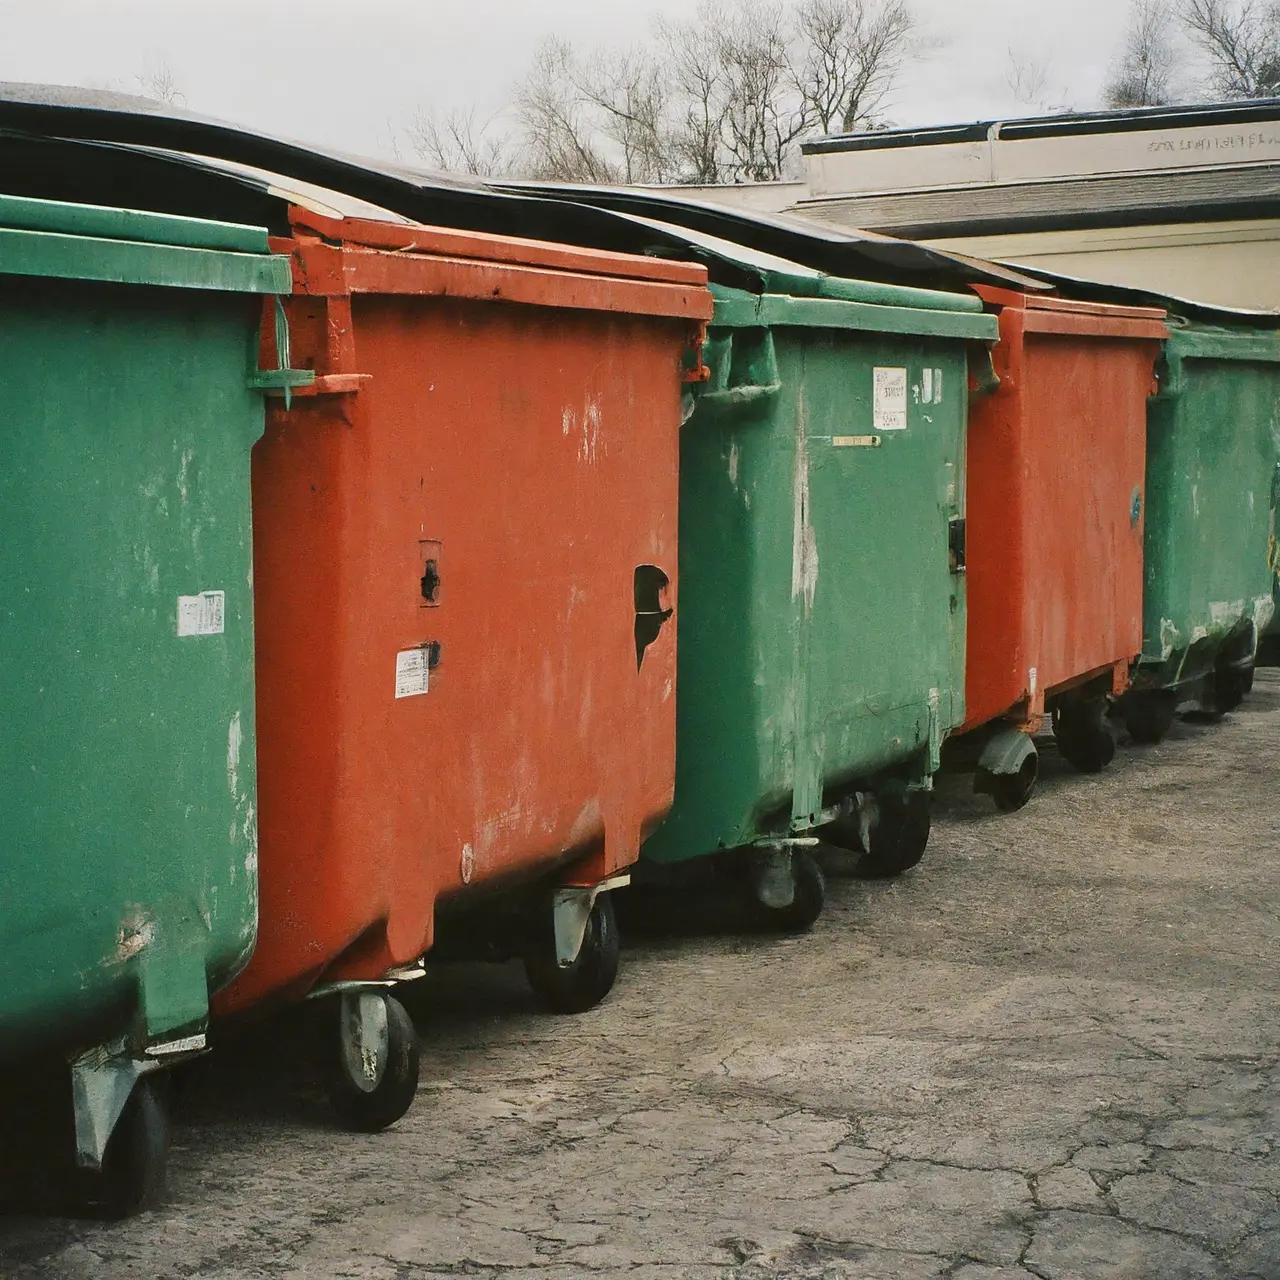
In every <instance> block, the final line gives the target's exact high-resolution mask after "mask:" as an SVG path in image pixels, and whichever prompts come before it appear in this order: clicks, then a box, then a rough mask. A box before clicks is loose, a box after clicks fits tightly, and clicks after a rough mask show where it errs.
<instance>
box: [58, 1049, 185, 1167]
mask: <svg viewBox="0 0 1280 1280" xmlns="http://www.w3.org/2000/svg"><path fill="white" fill-rule="evenodd" d="M201 1040H202V1042H203V1038H201ZM201 1047H203V1043H202V1046H201ZM164 1065H165V1064H164V1063H163V1062H160V1061H157V1060H156V1059H155V1058H147V1059H139V1058H133V1057H130V1056H129V1054H128V1051H127V1049H126V1047H125V1044H124V1042H123V1041H116V1042H115V1043H113V1044H107V1045H99V1046H98V1047H97V1048H96V1049H90V1050H89V1052H88V1053H85V1054H82V1055H81V1056H80V1057H79V1058H76V1059H75V1060H74V1061H73V1062H72V1063H71V1098H72V1102H73V1103H74V1106H75V1123H76V1163H77V1164H78V1165H79V1166H80V1167H81V1168H82V1169H101V1168H102V1161H103V1159H104V1158H105V1157H106V1154H107V1144H108V1143H109V1142H110V1141H111V1135H112V1134H113V1133H114V1132H115V1128H116V1125H117V1124H119V1122H120V1117H121V1116H122V1115H123V1114H124V1109H125V1107H126V1106H128V1104H129V1099H130V1097H131V1096H132V1095H133V1088H134V1086H135V1085H136V1084H137V1083H138V1081H139V1080H140V1079H142V1077H143V1076H145V1075H147V1074H148V1073H150V1072H152V1071H158V1070H160V1068H161V1067H163V1066H164Z"/></svg>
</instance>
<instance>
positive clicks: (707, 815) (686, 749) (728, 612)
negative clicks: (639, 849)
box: [645, 327, 807, 862]
mask: <svg viewBox="0 0 1280 1280" xmlns="http://www.w3.org/2000/svg"><path fill="white" fill-rule="evenodd" d="M772 342H773V336H772V334H771V332H770V331H769V330H767V329H759V328H751V327H744V328H740V329H738V328H735V329H714V330H713V331H712V338H711V341H710V342H708V344H707V349H706V353H705V359H706V360H707V363H708V364H709V365H710V367H711V369H712V376H713V387H712V391H711V394H710V395H708V396H704V397H702V398H700V399H699V401H698V404H697V409H696V411H695V412H694V415H693V417H692V418H691V419H690V420H689V422H688V423H686V424H685V427H684V429H683V431H682V433H681V444H680V566H681V569H680V588H681V604H680V615H679V634H680V651H679V652H680V656H679V673H680V674H679V682H678V688H679V715H678V717H677V743H676V805H675V808H674V809H673V811H672V813H671V816H670V818H669V819H668V820H667V821H666V823H664V824H663V826H662V827H661V828H660V829H659V830H658V831H657V832H656V833H655V835H654V836H653V837H652V838H651V839H650V840H649V841H648V843H647V844H646V845H645V857H646V858H648V859H649V860H651V861H654V862H674V861H681V860H683V859H685V858H688V857H693V856H696V855H698V854H702V853H708V852H710V851H712V850H714V849H717V848H734V847H736V846H737V845H739V844H742V843H744V842H747V841H750V840H752V839H754V838H756V836H757V835H758V834H759V829H760V827H761V824H762V822H763V821H765V820H766V816H767V815H772V816H774V817H775V819H776V820H777V821H779V822H780V824H781V829H782V830H784V831H785V829H786V827H787V825H788V822H789V819H790V810H791V795H792V792H793V790H794V789H795V783H796V777H795V751H796V740H797V733H798V731H799V730H800V726H801V717H802V715H803V712H804V697H805V692H804V691H805V688H806V684H805V657H806V653H807V650H806V648H805V646H806V641H807V636H806V632H805V628H804V609H805V600H804V587H803V572H804V568H803V547H801V548H800V550H799V551H797V544H796V536H797V535H796V501H797V500H796V468H797V440H798V439H799V436H798V433H797V423H798V421H799V420H800V419H799V416H798V413H799V406H798V403H797V400H796V383H795V381H794V378H793V377H792V378H791V379H790V380H789V381H788V380H787V377H786V376H785V375H784V379H783V382H782V385H781V388H780V389H779V390H778V392H777V394H772V395H762V396H760V397H759V398H758V399H755V400H751V401H745V402H740V403H727V404H720V403H717V400H716V397H719V396H721V395H723V394H725V390H726V385H727V383H728V381H729V376H730V369H731V368H732V370H733V371H734V372H733V376H734V377H735V378H736V379H737V384H738V385H740V386H755V387H762V388H763V387H765V386H767V385H768V382H767V379H769V378H770V377H772V376H773V374H772V372H761V370H762V369H767V368H769V366H770V365H771V360H769V359H767V358H764V357H763V353H764V352H765V351H766V350H767V349H768V344H770V343H772ZM781 356H782V353H781V351H779V357H780V358H781ZM788 373H789V374H793V373H794V368H791V369H789V370H788Z"/></svg>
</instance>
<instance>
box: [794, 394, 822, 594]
mask: <svg viewBox="0 0 1280 1280" xmlns="http://www.w3.org/2000/svg"><path fill="white" fill-rule="evenodd" d="M808 416H809V415H808V412H807V410H806V406H805V401H804V396H803V395H801V397H800V400H799V403H798V404H797V406H796V470H795V478H794V480H793V481H792V494H793V498H794V507H795V510H794V516H793V522H792V542H791V598H792V599H793V600H798V599H799V598H800V597H801V596H803V597H804V608H805V613H806V614H809V613H812V612H813V598H814V596H815V595H816V593H817V590H818V539H817V535H816V533H815V531H814V527H813V521H812V520H811V519H810V518H809V440H808V435H809V433H808V430H807V426H808Z"/></svg>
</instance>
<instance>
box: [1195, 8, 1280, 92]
mask: <svg viewBox="0 0 1280 1280" xmlns="http://www.w3.org/2000/svg"><path fill="white" fill-rule="evenodd" d="M1182 20H1183V22H1184V23H1185V24H1186V27H1187V30H1188V31H1189V32H1190V34H1191V38H1192V39H1193V40H1195V42H1196V43H1197V44H1199V45H1200V47H1201V48H1202V49H1203V50H1204V52H1205V53H1206V54H1207V55H1208V57H1209V62H1210V73H1209V84H1210V88H1211V89H1212V90H1213V92H1214V93H1216V94H1217V95H1218V96H1220V97H1222V98H1227V99H1236V98H1270V97H1274V96H1276V94H1277V93H1280V4H1278V3H1276V0H1183V5H1182Z"/></svg>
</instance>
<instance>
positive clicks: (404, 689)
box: [396, 649, 430, 698]
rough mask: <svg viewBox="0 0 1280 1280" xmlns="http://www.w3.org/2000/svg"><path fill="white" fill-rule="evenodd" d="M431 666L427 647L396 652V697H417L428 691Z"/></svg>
mask: <svg viewBox="0 0 1280 1280" xmlns="http://www.w3.org/2000/svg"><path fill="white" fill-rule="evenodd" d="M429 673H430V668H429V667H428V666H427V651H426V650H425V649H405V650H404V652H402V653H397V654H396V697H397V698H417V697H420V696H421V695H422V694H424V693H426V691H427V680H428V676H429Z"/></svg>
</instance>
